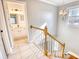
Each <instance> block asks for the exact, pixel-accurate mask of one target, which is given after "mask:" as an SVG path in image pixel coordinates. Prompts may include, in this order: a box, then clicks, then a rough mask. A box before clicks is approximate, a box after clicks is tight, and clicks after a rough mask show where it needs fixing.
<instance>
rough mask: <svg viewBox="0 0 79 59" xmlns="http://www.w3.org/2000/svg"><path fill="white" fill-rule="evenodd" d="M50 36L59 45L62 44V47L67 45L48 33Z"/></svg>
mask: <svg viewBox="0 0 79 59" xmlns="http://www.w3.org/2000/svg"><path fill="white" fill-rule="evenodd" d="M48 35H49V36H50V37H51V38H52V39H54V40H55V41H57V42H58V43H59V44H61V45H62V46H64V45H65V44H63V43H61V42H60V41H58V40H57V38H56V37H55V36H54V35H51V34H50V33H48Z"/></svg>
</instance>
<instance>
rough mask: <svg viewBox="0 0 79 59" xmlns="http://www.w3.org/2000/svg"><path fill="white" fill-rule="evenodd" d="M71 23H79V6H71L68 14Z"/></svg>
mask: <svg viewBox="0 0 79 59" xmlns="http://www.w3.org/2000/svg"><path fill="white" fill-rule="evenodd" d="M68 20H69V24H72V25H79V8H78V7H77V8H71V9H69V15H68Z"/></svg>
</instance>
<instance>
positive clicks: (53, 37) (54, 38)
mask: <svg viewBox="0 0 79 59" xmlns="http://www.w3.org/2000/svg"><path fill="white" fill-rule="evenodd" d="M30 28H34V29H38V30H41V31H43V32H44V35H45V47H44V51H45V52H44V54H45V55H46V56H48V51H47V50H48V48H47V35H48V36H49V37H51V38H52V39H53V40H55V41H57V42H58V43H59V44H60V45H61V46H62V48H63V49H62V58H64V49H65V44H63V43H61V42H60V41H58V40H57V38H56V37H55V36H54V35H51V34H50V33H48V29H47V27H46V26H45V28H44V29H41V28H38V27H35V26H32V25H31V26H30Z"/></svg>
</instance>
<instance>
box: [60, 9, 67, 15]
mask: <svg viewBox="0 0 79 59" xmlns="http://www.w3.org/2000/svg"><path fill="white" fill-rule="evenodd" d="M59 15H60V16H66V15H67V11H65V10H64V9H61V10H60V11H59Z"/></svg>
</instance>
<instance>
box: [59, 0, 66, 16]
mask: <svg viewBox="0 0 79 59" xmlns="http://www.w3.org/2000/svg"><path fill="white" fill-rule="evenodd" d="M59 15H60V16H66V15H67V11H66V8H65V7H64V0H62V7H61V9H60V11H59Z"/></svg>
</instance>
